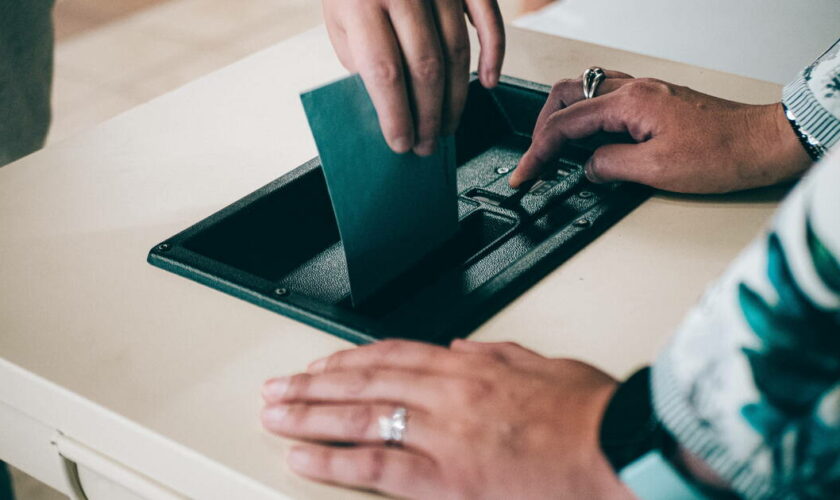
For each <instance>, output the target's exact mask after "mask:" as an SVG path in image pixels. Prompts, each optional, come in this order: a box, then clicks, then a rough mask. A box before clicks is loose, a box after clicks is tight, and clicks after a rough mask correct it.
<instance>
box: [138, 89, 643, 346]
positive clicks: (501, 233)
mask: <svg viewBox="0 0 840 500" xmlns="http://www.w3.org/2000/svg"><path fill="white" fill-rule="evenodd" d="M548 91H549V88H548V87H546V86H543V85H538V84H535V83H531V82H526V81H522V80H518V79H514V78H509V77H503V78H502V80H501V82H500V84H499V85H498V87H496V88H495V89H493V90H489V91H488V90H486V89H484V88H482V87H481V85H480V84H479V83H478V82H477V81H475V80H473V81H472V82H471V84H470V91H469V96H468V100H467V105H466V109H465V111H464V115H463V118H462V121H461V126H460V128H459V130H458V131H457V133H456V147H457V164H458V170H457V179H458V192H459V193H460V198H459V206H460V217H461V226H460V230H459V232H458V233H457V234H456V236H455V237H454V238H453V239H452V240H451V241H450V242H449V243H448V244H447V245H445V246H444V247H443V248H441V249H440V250H438V251H436V252H434V253H433V254H432V255H430V256H428V258H426V259H425V260H423V261H422V262H420V263H419V264H418V265H417V266H416V267H415V268H413V269H412V270H410V271H409V272H407V273H406V274H405V275H403V276H402V277H400V278H398V279H397V280H395V281H394V282H393V283H392V284H390V285H389V286H388V287H387V288H386V289H385V290H384V291H383V292H381V293H380V294H378V295H377V296H376V297H374V298H373V299H371V300H369V301H367V302H365V303H364V304H363V305H362V306H361V307H358V308H354V307H353V306H352V305H351V303H350V289H349V284H348V280H347V269H346V263H345V261H344V254H343V251H342V248H341V241H340V240H339V235H338V229H337V227H336V222H335V218H334V216H333V212H332V206H331V203H330V198H329V195H328V193H327V187H326V184H325V181H324V176H323V172H322V170H321V165H320V163H319V160H318V158H315V159H313V160H311V161H309V162H307V163H305V164H304V165H301V166H300V167H298V168H296V169H294V170H293V171H291V172H289V173H288V174H286V175H284V176H282V177H280V178H279V179H277V180H275V181H274V182H272V183H270V184H268V185H266V186H264V187H262V188H260V189H259V190H257V191H255V192H254V193H252V194H250V195H248V196H246V197H245V198H242V199H241V200H239V201H237V202H235V203H233V204H232V205H230V206H228V207H226V208H224V209H222V210H220V211H219V212H217V213H215V214H213V215H211V216H210V217H208V218H206V219H204V220H202V221H201V222H199V223H197V224H195V225H194V226H192V227H190V228H189V229H186V230H185V231H182V232H181V233H179V234H177V235H175V236H173V237H171V238H169V239H167V240H165V241H164V242H162V243H161V244H159V245H157V246H155V247H154V248H152V250H151V251H150V252H149V257H148V261H149V262H150V263H151V264H153V265H155V266H158V267H161V268H163V269H166V270H168V271H171V272H174V273H176V274H180V275H182V276H185V277H187V278H190V279H192V280H194V281H197V282H199V283H203V284H205V285H208V286H211V287H213V288H216V289H218V290H221V291H223V292H225V293H228V294H231V295H233V296H235V297H238V298H240V299H244V300H247V301H249V302H252V303H254V304H257V305H259V306H261V307H265V308H267V309H270V310H272V311H275V312H278V313H280V314H283V315H286V316H289V317H291V318H294V319H297V320H299V321H302V322H304V323H307V324H310V325H313V326H316V327H318V328H321V329H323V330H325V331H327V332H330V333H332V334H335V335H338V336H340V337H343V338H345V339H348V340H350V341H352V342H356V343H365V342H371V341H374V340H377V339H382V338H386V337H400V338H410V339H418V340H423V341H427V342H435V343H446V342H448V341H450V340H451V339H453V338H455V337H463V336H466V335H467V334H469V332H470V331H472V330H473V329H474V328H476V327H477V326H479V325H480V324H481V323H482V322H484V321H485V320H486V319H487V318H489V317H490V316H492V315H493V314H495V313H496V312H497V311H498V310H499V309H501V308H502V307H504V305H505V304H507V303H508V302H509V301H511V300H512V299H513V298H515V297H516V296H517V295H519V294H521V293H522V292H523V291H524V290H526V289H527V288H528V287H529V286H531V285H532V284H533V283H535V282H536V281H538V280H539V279H540V278H542V277H543V276H545V275H546V274H547V273H548V272H550V271H551V270H552V269H554V268H555V267H556V266H557V265H559V264H560V263H562V262H563V261H564V260H566V259H568V258H569V257H570V256H572V255H573V254H574V253H575V252H577V251H578V250H579V249H581V248H582V247H583V246H585V245H586V244H587V243H588V242H590V241H592V240H593V239H594V238H595V237H597V235H599V234H600V233H602V232H603V231H604V230H606V229H607V228H608V227H609V226H611V225H612V224H613V223H614V222H615V221H617V220H618V219H619V218H621V217H623V216H624V215H625V214H627V213H628V212H630V211H631V210H632V209H633V208H635V207H636V206H637V205H638V204H639V203H641V202H642V201H643V200H644V199H645V198H646V197H647V196H648V194H649V190H648V189H646V188H644V187H642V186H638V185H634V184H610V185H598V186H596V185H593V184H591V183H589V182H588V181H587V180H586V178H585V176H584V175H583V167H582V166H583V163H584V162H585V161H586V159H587V158H588V157H589V155H590V154H591V153H590V151H588V150H587V149H585V148H583V147H580V146H575V145H569V146H567V147H566V148H565V150H564V153H563V157H562V158H561V159H560V160H559V161H558V163H557V165H556V166H557V169H556V171H554V172H552V174H551V175H549V176H548V177H546V178H545V179H543V180H542V181H540V182H538V183H537V184H535V185H534V186H533V187H532V188H531V189H530V191H528V193H527V194H524V195H523V193H518V192H516V191H514V190H513V189H511V188H510V187H509V186H508V184H507V177H508V175H509V172H510V171H511V170H512V169H513V168H514V167H515V166H516V164H517V162H518V160H519V158H520V157H521V155H522V154H523V153H524V152H525V150H526V149H527V148H528V145H529V143H530V134H531V131H532V129H533V127H534V123H535V122H536V119H537V116H538V115H539V112H540V109H541V108H542V105H543V103H544V102H545V100H546V97H547V94H548ZM372 230H375V228H372Z"/></svg>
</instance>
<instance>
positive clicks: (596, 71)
mask: <svg viewBox="0 0 840 500" xmlns="http://www.w3.org/2000/svg"><path fill="white" fill-rule="evenodd" d="M606 77H607V74H606V73H604V70H603V69H601V68H599V67H597V66H593V67H591V68H589V69H587V70H586V71H584V72H583V98H584V99H592V98H593V97H595V93H596V92H598V86H599V85H601V82H603V81H604V79H605V78H606Z"/></svg>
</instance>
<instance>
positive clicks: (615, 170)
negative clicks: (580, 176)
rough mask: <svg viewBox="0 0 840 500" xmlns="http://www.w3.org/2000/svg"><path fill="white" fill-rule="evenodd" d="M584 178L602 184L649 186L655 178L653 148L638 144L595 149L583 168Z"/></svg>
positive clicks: (649, 145) (646, 143)
mask: <svg viewBox="0 0 840 500" xmlns="http://www.w3.org/2000/svg"><path fill="white" fill-rule="evenodd" d="M584 171H585V172H586V178H587V179H589V180H590V181H592V182H594V183H597V184H602V183H605V182H614V181H630V182H638V183H640V184H651V183H653V182H654V181H655V177H656V171H657V168H656V163H655V162H654V155H653V147H652V146H651V144H650V143H649V142H643V143H639V144H608V145H606V146H601V147H600V148H598V149H596V150H595V152H594V153H592V156H591V157H590V158H589V160H587V162H586V165H585V166H584Z"/></svg>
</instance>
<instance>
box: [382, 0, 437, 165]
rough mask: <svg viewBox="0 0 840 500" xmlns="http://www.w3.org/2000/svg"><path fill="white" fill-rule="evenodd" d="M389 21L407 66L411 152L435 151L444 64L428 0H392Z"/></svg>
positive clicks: (430, 152)
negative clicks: (411, 126) (411, 138)
mask: <svg viewBox="0 0 840 500" xmlns="http://www.w3.org/2000/svg"><path fill="white" fill-rule="evenodd" d="M392 5H393V7H391V9H390V16H391V24H392V25H393V26H394V31H395V32H396V34H397V39H398V40H399V43H400V48H401V49H402V53H403V56H404V60H405V65H406V66H407V68H408V81H409V96H410V99H411V104H412V108H413V111H414V130H415V132H416V137H415V146H414V152H415V153H417V154H418V155H421V156H428V155H430V154H432V153H433V152H434V150H435V142H436V140H437V136H438V134H439V133H440V127H441V115H442V113H443V93H444V64H443V54H442V52H441V47H440V39H439V37H438V33H437V28H436V26H435V19H434V17H433V14H432V11H431V9H430V8H429V5H428V3H427V2H425V1H424V2H411V1H409V2H394V3H393V4H392Z"/></svg>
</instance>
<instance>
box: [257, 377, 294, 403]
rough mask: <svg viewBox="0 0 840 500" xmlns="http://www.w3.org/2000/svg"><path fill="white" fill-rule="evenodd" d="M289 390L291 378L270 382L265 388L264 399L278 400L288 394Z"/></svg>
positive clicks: (281, 378) (280, 378)
mask: <svg viewBox="0 0 840 500" xmlns="http://www.w3.org/2000/svg"><path fill="white" fill-rule="evenodd" d="M288 389H289V377H279V378H275V379H272V380H269V381H268V382H266V383H265V385H264V386H263V397H264V398H266V399H278V398H281V397H283V395H284V394H286V391H287V390H288Z"/></svg>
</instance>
